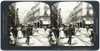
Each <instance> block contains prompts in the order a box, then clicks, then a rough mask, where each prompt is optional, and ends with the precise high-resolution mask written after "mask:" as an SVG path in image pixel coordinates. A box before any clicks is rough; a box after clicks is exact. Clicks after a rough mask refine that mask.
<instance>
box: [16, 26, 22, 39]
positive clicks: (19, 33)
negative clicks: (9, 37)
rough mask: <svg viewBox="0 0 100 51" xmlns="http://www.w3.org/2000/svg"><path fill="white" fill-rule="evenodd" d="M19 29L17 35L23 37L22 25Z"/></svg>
mask: <svg viewBox="0 0 100 51" xmlns="http://www.w3.org/2000/svg"><path fill="white" fill-rule="evenodd" d="M17 30H18V34H17V37H18V38H22V37H23V33H22V31H21V27H19V28H18V29H17Z"/></svg>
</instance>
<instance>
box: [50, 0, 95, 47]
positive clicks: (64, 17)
mask: <svg viewBox="0 0 100 51" xmlns="http://www.w3.org/2000/svg"><path fill="white" fill-rule="evenodd" d="M51 14H52V15H51V35H52V36H51V38H50V44H51V45H52V46H93V45H94V41H95V39H94V37H95V35H94V31H93V29H94V15H95V14H94V10H93V7H92V5H91V4H89V3H88V2H58V3H55V4H54V5H52V7H51Z"/></svg>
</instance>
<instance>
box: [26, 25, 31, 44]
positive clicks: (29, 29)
mask: <svg viewBox="0 0 100 51" xmlns="http://www.w3.org/2000/svg"><path fill="white" fill-rule="evenodd" d="M30 33H31V27H30V24H29V25H28V27H27V40H26V43H27V44H29V41H30Z"/></svg>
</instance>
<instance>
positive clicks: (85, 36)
mask: <svg viewBox="0 0 100 51" xmlns="http://www.w3.org/2000/svg"><path fill="white" fill-rule="evenodd" d="M38 30H39V34H37V35H36V34H34V35H31V36H30V43H29V45H27V44H26V43H25V42H26V38H21V39H18V38H17V41H16V42H17V44H16V45H17V46H50V43H49V39H48V36H47V34H45V33H44V34H43V33H42V32H43V29H40V28H39V29H38ZM79 30H80V31H77V32H76V34H75V35H73V36H72V44H71V45H69V44H68V43H67V41H68V38H64V39H59V43H58V44H59V45H61V46H92V44H91V42H90V38H89V35H90V30H89V31H88V32H87V31H86V28H80V29H79Z"/></svg>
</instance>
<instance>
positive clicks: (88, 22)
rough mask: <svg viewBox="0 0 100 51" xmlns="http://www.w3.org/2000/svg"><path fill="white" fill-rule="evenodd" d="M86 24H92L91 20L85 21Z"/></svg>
mask: <svg viewBox="0 0 100 51" xmlns="http://www.w3.org/2000/svg"><path fill="white" fill-rule="evenodd" d="M85 23H86V24H93V21H85Z"/></svg>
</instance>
